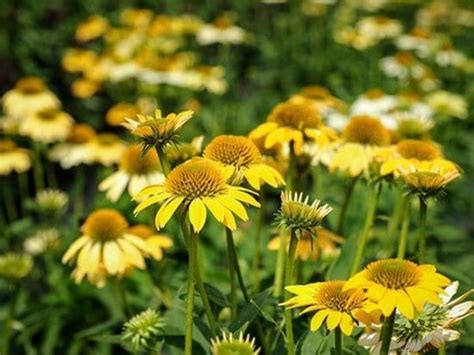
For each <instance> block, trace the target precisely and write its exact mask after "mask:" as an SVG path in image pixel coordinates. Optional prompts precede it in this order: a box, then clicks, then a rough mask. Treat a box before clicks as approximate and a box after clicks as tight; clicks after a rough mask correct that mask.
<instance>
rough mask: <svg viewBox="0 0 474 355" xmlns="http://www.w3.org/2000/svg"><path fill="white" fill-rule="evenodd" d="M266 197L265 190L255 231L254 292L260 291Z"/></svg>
mask: <svg viewBox="0 0 474 355" xmlns="http://www.w3.org/2000/svg"><path fill="white" fill-rule="evenodd" d="M264 209H265V195H264V192H263V189H262V190H261V191H260V209H259V210H258V219H257V226H256V230H255V254H254V255H253V261H252V275H253V290H252V291H253V292H254V293H258V292H259V291H260V262H261V258H262V246H261V244H262V241H261V234H262V227H263V222H264V218H265V210H264Z"/></svg>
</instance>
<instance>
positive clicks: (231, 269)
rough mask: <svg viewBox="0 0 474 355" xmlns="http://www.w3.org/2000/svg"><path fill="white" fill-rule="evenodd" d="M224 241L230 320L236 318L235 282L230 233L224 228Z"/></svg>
mask: <svg viewBox="0 0 474 355" xmlns="http://www.w3.org/2000/svg"><path fill="white" fill-rule="evenodd" d="M225 231H226V241H227V259H228V265H229V278H230V311H231V312H230V313H231V319H232V320H235V319H236V318H237V282H236V275H235V267H234V265H235V261H234V254H233V252H232V245H233V238H232V231H231V230H230V229H229V228H226V230H225Z"/></svg>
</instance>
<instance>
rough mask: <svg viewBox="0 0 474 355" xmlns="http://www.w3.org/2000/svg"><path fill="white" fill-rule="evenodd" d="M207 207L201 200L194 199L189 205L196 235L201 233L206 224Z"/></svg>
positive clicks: (190, 217)
mask: <svg viewBox="0 0 474 355" xmlns="http://www.w3.org/2000/svg"><path fill="white" fill-rule="evenodd" d="M206 216H207V213H206V206H205V205H204V203H203V202H202V200H201V199H200V198H196V199H194V200H193V201H192V202H191V204H190V205H189V220H190V221H191V224H192V226H193V228H194V231H195V232H196V233H198V232H200V231H201V229H202V227H203V226H204V223H205V222H206Z"/></svg>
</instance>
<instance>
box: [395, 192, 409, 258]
mask: <svg viewBox="0 0 474 355" xmlns="http://www.w3.org/2000/svg"><path fill="white" fill-rule="evenodd" d="M401 209H402V210H403V215H402V216H403V221H402V229H401V231H400V239H399V242H398V252H397V258H398V259H404V258H405V253H406V250H407V244H408V229H409V227H410V219H411V218H410V217H411V214H410V212H411V204H410V197H408V196H407V197H405V198H404V199H403V204H402V207H401Z"/></svg>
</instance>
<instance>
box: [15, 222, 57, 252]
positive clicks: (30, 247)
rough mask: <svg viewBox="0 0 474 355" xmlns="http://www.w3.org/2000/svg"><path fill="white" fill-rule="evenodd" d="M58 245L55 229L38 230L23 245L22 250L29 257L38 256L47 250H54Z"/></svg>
mask: <svg viewBox="0 0 474 355" xmlns="http://www.w3.org/2000/svg"><path fill="white" fill-rule="evenodd" d="M59 245H60V237H59V231H58V230H57V229H56V228H48V229H40V230H38V231H36V233H35V234H33V235H32V236H31V237H29V238H28V239H26V240H25V242H24V243H23V249H24V250H25V251H26V252H27V253H28V254H30V255H40V254H42V253H44V252H45V251H47V250H55V249H57V248H58V246H59Z"/></svg>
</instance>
